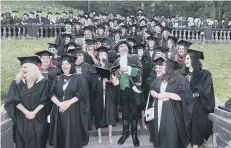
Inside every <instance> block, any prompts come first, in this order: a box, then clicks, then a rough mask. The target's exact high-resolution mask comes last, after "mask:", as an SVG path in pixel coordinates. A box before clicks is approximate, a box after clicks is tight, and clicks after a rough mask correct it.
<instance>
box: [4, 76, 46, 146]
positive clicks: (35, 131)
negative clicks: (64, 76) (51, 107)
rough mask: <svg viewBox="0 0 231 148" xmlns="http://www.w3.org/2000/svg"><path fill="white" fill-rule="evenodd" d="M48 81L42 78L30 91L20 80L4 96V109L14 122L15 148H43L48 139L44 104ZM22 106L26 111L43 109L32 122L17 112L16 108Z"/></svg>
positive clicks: (12, 83)
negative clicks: (40, 106)
mask: <svg viewBox="0 0 231 148" xmlns="http://www.w3.org/2000/svg"><path fill="white" fill-rule="evenodd" d="M47 96H48V81H47V79H45V78H43V79H42V80H40V81H37V82H36V83H35V84H34V86H32V87H31V88H30V89H28V88H27V85H26V83H24V82H23V81H22V80H21V81H20V82H19V83H18V84H17V83H16V81H15V80H13V81H12V82H11V86H10V89H9V92H8V95H7V96H6V102H5V105H4V107H5V109H6V111H7V113H8V115H9V116H10V118H11V119H12V120H13V122H14V131H13V134H14V142H15V144H16V147H17V148H32V147H33V148H45V147H46V142H47V137H48V123H47V115H48V113H47V110H46V107H47V106H46V104H47V100H48V97H47ZM20 103H21V104H22V105H23V106H24V107H25V108H26V109H27V110H28V111H34V110H35V109H36V108H37V107H38V106H39V105H44V107H43V108H42V109H41V110H40V111H39V112H38V113H37V115H36V117H35V118H34V119H32V120H29V119H27V118H26V116H25V115H24V114H23V113H22V112H21V111H19V110H18V109H17V108H16V106H17V105H18V104H20Z"/></svg>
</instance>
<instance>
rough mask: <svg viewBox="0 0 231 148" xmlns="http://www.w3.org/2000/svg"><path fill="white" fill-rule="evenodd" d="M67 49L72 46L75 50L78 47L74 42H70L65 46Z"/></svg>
mask: <svg viewBox="0 0 231 148" xmlns="http://www.w3.org/2000/svg"><path fill="white" fill-rule="evenodd" d="M64 46H65V47H70V46H74V47H75V48H76V47H77V44H76V43H75V42H74V41H70V42H69V43H67V44H66V45H64Z"/></svg>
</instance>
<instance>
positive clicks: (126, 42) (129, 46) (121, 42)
mask: <svg viewBox="0 0 231 148" xmlns="http://www.w3.org/2000/svg"><path fill="white" fill-rule="evenodd" d="M121 44H126V45H127V46H128V49H129V50H132V46H131V45H130V44H129V43H128V41H127V40H126V39H121V40H119V41H118V42H117V43H116V44H115V45H114V50H115V51H118V48H119V46H120V45H121Z"/></svg>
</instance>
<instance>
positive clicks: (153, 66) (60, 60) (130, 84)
mask: <svg viewBox="0 0 231 148" xmlns="http://www.w3.org/2000/svg"><path fill="white" fill-rule="evenodd" d="M86 18H89V17H86V16H80V19H79V20H77V21H74V22H71V21H66V22H65V32H63V33H61V34H59V36H58V37H57V38H56V40H55V43H48V44H49V45H48V49H46V50H42V51H39V52H37V53H35V55H34V56H24V57H18V59H19V60H20V62H21V70H20V72H19V73H18V74H17V76H16V78H15V79H14V80H13V81H12V83H11V86H10V88H9V92H8V95H7V97H6V102H5V109H6V111H7V112H8V114H9V116H10V117H11V118H12V120H13V121H14V128H13V137H14V142H15V144H16V147H17V148H32V147H33V148H45V147H46V143H47V142H48V143H49V145H51V146H53V147H54V148H81V147H84V146H86V145H87V144H88V142H89V131H91V130H92V121H93V123H94V124H95V128H96V130H97V131H98V143H99V144H102V143H103V141H102V135H101V128H104V127H108V131H109V134H108V141H109V143H112V127H113V126H116V123H117V122H118V121H119V112H120V110H121V111H122V124H123V134H122V136H121V137H120V139H119V140H118V144H119V145H122V144H123V143H124V142H125V141H126V139H127V138H128V137H129V129H130V128H129V127H130V126H131V136H132V139H133V145H134V146H139V145H140V142H139V139H138V137H137V130H138V129H139V128H140V124H141V123H142V126H143V128H145V129H149V131H150V142H152V143H153V144H154V147H155V148H158V147H163V148H187V147H191V146H193V148H197V147H198V146H200V145H202V144H203V143H204V140H207V139H208V138H209V136H210V135H211V134H212V122H211V121H210V120H209V119H208V114H209V113H211V112H213V110H214V107H215V97H214V90H213V81H212V75H211V73H210V72H209V71H208V70H205V69H203V67H202V64H201V62H200V60H203V59H204V55H203V52H200V51H197V50H192V49H189V47H190V46H191V45H192V43H190V42H188V41H185V40H180V39H177V38H175V37H173V36H171V34H170V30H169V28H168V27H164V26H162V25H161V24H160V23H159V22H158V20H155V19H151V20H150V21H148V22H147V20H146V19H142V18H141V19H140V20H139V21H138V22H137V23H136V24H134V22H133V21H125V20H124V21H123V20H109V22H107V21H106V22H101V23H99V24H96V25H92V24H91V23H88V24H84V23H83V22H85V20H86ZM115 22H118V23H115ZM148 98H150V102H147V99H148ZM146 104H149V105H150V106H149V108H151V107H154V119H153V120H151V121H149V122H146V121H145V116H144V115H145V113H144V111H145V106H146ZM140 121H141V122H140Z"/></svg>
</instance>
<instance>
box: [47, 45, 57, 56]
mask: <svg viewBox="0 0 231 148" xmlns="http://www.w3.org/2000/svg"><path fill="white" fill-rule="evenodd" d="M48 51H50V52H52V53H53V54H54V55H57V49H56V48H54V47H52V48H48Z"/></svg>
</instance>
